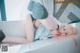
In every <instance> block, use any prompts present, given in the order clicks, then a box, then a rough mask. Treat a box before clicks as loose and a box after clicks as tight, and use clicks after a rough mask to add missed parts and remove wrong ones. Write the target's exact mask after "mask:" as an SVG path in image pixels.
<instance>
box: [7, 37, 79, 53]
mask: <svg viewBox="0 0 80 53" xmlns="http://www.w3.org/2000/svg"><path fill="white" fill-rule="evenodd" d="M13 51H14V52H13ZM7 53H80V47H75V46H74V42H73V41H72V39H71V38H67V37H63V38H60V39H49V40H40V41H36V42H33V43H29V44H24V45H15V46H12V47H9V49H8V52H7Z"/></svg>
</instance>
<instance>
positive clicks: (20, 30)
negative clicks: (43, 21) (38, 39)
mask: <svg viewBox="0 0 80 53" xmlns="http://www.w3.org/2000/svg"><path fill="white" fill-rule="evenodd" d="M24 25H25V23H24V21H21V20H20V21H0V29H2V30H3V32H4V33H5V35H6V36H16V37H17V36H19V37H22V36H25V26H24Z"/></svg>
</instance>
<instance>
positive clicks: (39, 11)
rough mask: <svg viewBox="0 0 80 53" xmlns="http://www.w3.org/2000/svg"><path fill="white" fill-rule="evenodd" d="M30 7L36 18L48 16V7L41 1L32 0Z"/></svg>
mask: <svg viewBox="0 0 80 53" xmlns="http://www.w3.org/2000/svg"><path fill="white" fill-rule="evenodd" d="M28 9H29V10H30V11H31V12H32V17H33V18H34V19H45V18H47V16H48V12H47V10H46V8H45V7H44V6H43V5H42V4H40V3H39V2H35V1H32V0H31V1H30V3H29V6H28Z"/></svg>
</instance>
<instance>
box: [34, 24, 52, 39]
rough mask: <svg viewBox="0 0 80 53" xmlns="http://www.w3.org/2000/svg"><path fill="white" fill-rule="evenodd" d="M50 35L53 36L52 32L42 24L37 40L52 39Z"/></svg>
mask: <svg viewBox="0 0 80 53" xmlns="http://www.w3.org/2000/svg"><path fill="white" fill-rule="evenodd" d="M50 35H51V33H50V31H49V30H48V29H47V28H46V27H45V26H43V25H42V24H41V25H40V26H39V27H38V28H37V30H36V34H35V40H38V39H47V38H48V37H50Z"/></svg>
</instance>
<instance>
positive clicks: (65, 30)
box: [59, 25, 72, 35]
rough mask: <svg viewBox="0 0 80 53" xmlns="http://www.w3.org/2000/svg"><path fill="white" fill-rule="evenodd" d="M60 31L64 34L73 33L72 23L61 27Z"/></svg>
mask: <svg viewBox="0 0 80 53" xmlns="http://www.w3.org/2000/svg"><path fill="white" fill-rule="evenodd" d="M59 31H60V33H61V34H62V35H71V34H72V27H71V26H70V25H65V26H62V27H61V28H60V29H59Z"/></svg>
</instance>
